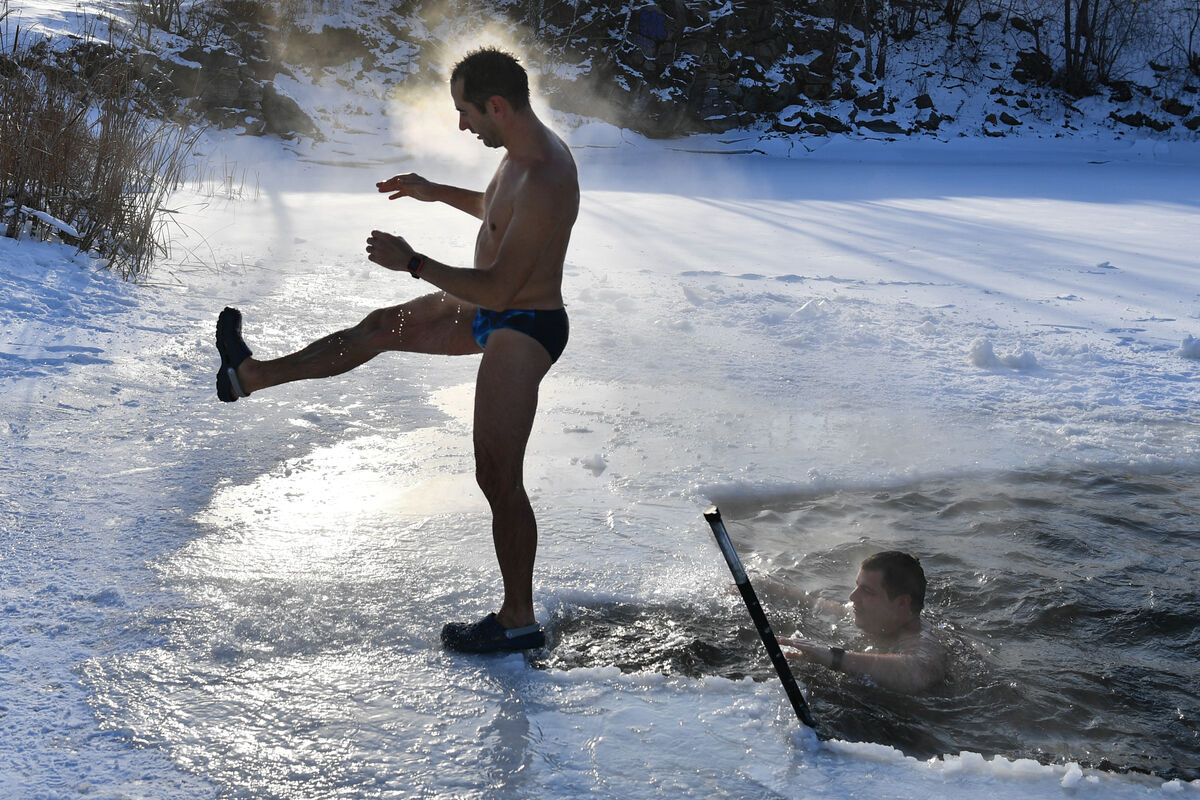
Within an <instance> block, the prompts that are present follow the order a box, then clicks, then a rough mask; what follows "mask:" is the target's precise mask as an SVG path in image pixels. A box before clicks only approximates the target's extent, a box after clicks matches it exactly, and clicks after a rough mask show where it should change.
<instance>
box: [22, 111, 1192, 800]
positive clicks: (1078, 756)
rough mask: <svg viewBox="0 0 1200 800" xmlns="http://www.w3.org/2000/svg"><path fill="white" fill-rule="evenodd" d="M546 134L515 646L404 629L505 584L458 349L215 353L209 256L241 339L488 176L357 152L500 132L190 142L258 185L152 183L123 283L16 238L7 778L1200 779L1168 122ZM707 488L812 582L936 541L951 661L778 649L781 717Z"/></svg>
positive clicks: (1101, 787)
mask: <svg viewBox="0 0 1200 800" xmlns="http://www.w3.org/2000/svg"><path fill="white" fill-rule="evenodd" d="M569 135H570V136H571V137H572V141H573V143H574V144H575V145H576V147H577V149H576V156H577V158H578V160H579V163H580V171H581V179H582V182H583V186H584V195H583V207H582V211H581V216H580V221H579V224H578V227H577V232H576V236H575V238H574V241H573V246H572V249H571V252H570V254H569V257H568V264H567V271H566V283H565V293H566V298H567V302H568V309H569V311H570V313H571V323H572V338H571V342H570V344H569V345H568V349H567V351H566V353H565V354H564V356H563V358H562V360H561V361H560V362H559V363H558V365H556V367H555V368H554V370H553V371H552V372H551V373H550V376H549V377H548V379H547V381H546V383H545V384H544V390H543V394H542V398H541V410H540V415H539V421H538V424H537V426H536V428H535V431H534V435H533V439H532V441H531V443H530V447H529V456H528V465H527V481H528V484H529V488H530V493H531V496H532V499H533V502H534V506H535V508H536V509H537V511H538V513H539V516H540V527H541V530H542V539H541V549H540V551H539V562H538V573H537V581H538V590H539V603H540V616H541V618H542V619H543V621H544V622H546V623H547V624H548V625H549V626H550V629H551V639H552V642H554V643H555V647H554V648H553V649H551V650H550V651H549V653H546V654H542V655H541V656H539V657H535V658H533V659H531V660H529V661H527V660H526V659H525V658H524V657H522V656H507V657H461V656H455V655H451V654H448V653H446V652H444V651H443V650H442V649H441V647H440V644H439V642H438V639H437V633H438V630H439V629H440V627H441V624H442V623H443V622H444V621H445V620H447V619H450V618H462V617H467V616H476V615H479V614H482V613H484V612H485V611H487V610H491V608H492V607H493V606H494V604H495V603H496V602H497V598H498V595H497V587H496V571H495V567H494V560H493V556H492V552H491V544H490V536H489V535H488V516H487V512H486V507H485V505H484V503H483V501H482V498H481V497H480V496H479V494H478V492H477V491H476V490H475V488H474V485H473V478H472V475H473V468H472V464H471V445H470V404H471V400H472V382H473V378H474V369H475V367H476V365H477V363H478V359H477V358H471V357H467V358H461V359H435V358H426V357H414V356H400V355H388V356H383V357H380V358H379V359H377V360H375V361H374V362H372V363H371V364H370V365H368V366H366V367H364V368H362V369H360V370H358V371H356V372H354V373H352V374H349V375H346V376H343V377H341V378H337V379H333V380H329V381H324V382H320V383H306V384H293V385H290V386H287V387H281V388H279V389H277V390H272V391H269V392H264V393H262V394H261V395H260V396H259V395H256V396H255V397H252V398H249V399H248V400H245V401H239V402H238V403H236V404H234V405H232V406H227V405H222V404H219V403H217V402H216V400H215V397H214V393H213V374H214V372H215V368H216V364H217V361H216V355H215V350H214V349H213V347H212V328H213V324H214V322H215V319H216V314H217V312H218V311H219V310H220V309H221V308H222V307H223V306H225V305H233V306H237V307H239V308H241V309H242V310H243V312H244V313H245V333H246V337H247V340H248V341H249V343H250V345H251V347H252V348H254V350H255V352H256V354H262V355H268V356H269V355H275V354H279V353H282V352H285V351H288V350H291V349H294V348H296V347H297V346H299V345H301V344H304V343H306V342H308V341H310V340H311V339H313V338H315V337H317V336H320V335H323V334H324V333H327V332H330V331H332V330H335V329H337V328H340V327H344V326H346V325H348V324H351V323H353V322H356V321H357V320H358V319H360V318H361V317H362V316H363V315H364V314H365V313H366V312H367V311H369V310H371V309H372V308H375V307H377V306H380V305H387V304H393V303H396V302H401V301H403V300H405V299H408V298H410V297H413V296H415V295H416V293H418V292H420V291H423V290H424V289H425V288H426V287H424V286H423V285H422V284H420V283H418V282H416V281H412V280H410V279H408V278H407V277H406V276H399V277H397V276H396V275H395V274H392V273H387V272H385V271H384V270H382V269H379V268H377V267H374V266H373V265H370V264H369V263H367V262H366V260H365V258H364V253H363V246H364V239H365V236H366V233H367V232H368V231H370V230H371V229H372V228H382V229H385V230H391V231H394V232H396V233H400V234H402V235H405V236H407V237H408V238H409V239H410V240H412V241H413V243H414V245H415V246H417V247H418V248H419V249H421V250H422V251H424V252H428V253H430V254H431V255H435V256H436V257H437V258H439V259H440V260H445V261H447V262H450V263H460V264H465V263H468V262H469V258H470V253H471V247H472V243H473V241H474V225H473V221H472V220H470V219H469V218H466V217H464V216H462V215H460V214H456V213H455V212H452V211H449V210H447V209H444V208H439V207H430V206H422V205H418V204H415V203H407V204H405V203H389V202H388V201H387V200H386V199H384V198H382V197H380V196H379V195H377V194H376V193H375V191H374V183H375V181H376V180H379V179H381V178H384V177H387V176H388V175H390V174H393V173H396V172H403V171H408V170H409V169H413V168H417V169H419V170H421V171H422V172H423V173H425V174H426V175H428V176H429V177H430V178H433V179H437V180H448V181H454V182H461V183H465V184H469V185H476V186H477V185H482V183H483V182H484V181H485V180H486V178H487V176H488V175H489V174H490V172H491V170H492V169H493V168H494V165H495V161H494V158H493V159H492V160H490V161H489V160H488V159H487V157H489V156H491V155H492V154H484V156H485V158H484V159H483V160H479V159H478V158H476V159H475V160H473V161H464V160H463V159H462V158H459V157H458V154H457V153H448V154H446V155H445V156H443V157H441V158H434V157H433V156H426V157H425V158H423V159H421V160H412V161H409V160H405V159H404V158H402V157H401V156H399V155H397V154H396V151H394V150H386V149H385V148H384V146H383V145H382V144H380V142H379V141H377V140H374V139H369V138H368V137H363V139H362V140H359V141H353V142H350V144H342V145H337V144H336V143H335V144H331V145H326V146H325V147H324V148H323V149H321V148H315V149H312V150H308V149H305V150H303V151H302V152H301V153H300V154H299V156H296V155H294V154H291V153H287V152H284V151H282V150H279V149H272V148H271V147H270V146H268V145H267V144H266V143H261V142H258V143H256V142H247V141H241V140H236V141H233V140H221V141H214V142H210V143H209V145H208V147H209V156H210V157H226V158H229V159H231V160H232V161H234V162H236V163H237V164H239V165H242V166H243V167H245V168H247V169H249V170H250V171H251V172H252V174H253V175H254V176H255V178H254V180H255V181H257V182H258V184H259V189H258V190H257V191H249V190H247V191H246V192H244V193H243V194H242V196H241V197H240V198H234V199H229V198H227V197H224V196H222V194H221V192H220V191H218V190H217V189H215V188H213V187H204V186H195V187H192V188H191V189H190V190H189V191H188V192H186V193H184V194H182V195H181V196H180V197H179V198H177V206H178V208H179V209H180V211H179V213H178V214H177V216H176V219H177V221H178V223H179V226H180V228H179V236H178V242H177V245H176V248H175V253H174V258H173V259H172V261H171V262H170V263H169V264H165V265H164V266H162V267H161V268H160V269H159V270H158V271H157V272H156V273H155V274H154V275H153V276H152V279H151V281H149V282H148V283H147V284H145V285H140V286H130V285H124V284H121V283H120V282H119V281H117V280H114V279H113V278H112V276H110V275H107V274H105V273H98V272H95V271H94V270H93V269H92V268H91V267H90V266H89V265H88V263H87V262H86V260H84V259H82V258H79V257H74V256H72V255H71V251H69V250H64V249H63V248H59V247H55V246H51V245H42V244H36V243H30V242H22V243H20V244H15V243H13V242H11V241H8V240H0V263H2V264H3V270H2V271H0V297H2V298H4V299H3V300H2V301H0V330H2V331H3V335H2V336H0V388H2V389H3V398H4V399H3V400H2V401H0V409H2V413H3V423H4V424H3V426H2V427H0V437H2V438H0V442H2V445H0V446H2V447H3V459H2V463H3V469H4V483H3V486H4V490H3V494H2V495H0V522H2V525H3V531H4V533H3V539H2V540H0V557H2V558H3V571H2V573H0V574H2V579H0V764H3V765H4V766H3V767H0V795H3V796H13V797H74V796H84V795H86V796H89V797H127V796H137V797H146V798H174V797H179V796H189V797H256V798H257V797H264V798H275V797H278V798H324V797H361V798H370V797H435V796H454V797H526V796H531V795H537V796H541V797H547V798H574V797H579V796H583V795H596V796H601V797H621V798H642V797H646V798H649V797H660V796H689V795H692V796H708V797H738V798H747V797H772V798H774V797H786V798H802V797H804V798H806V797H830V798H835V797H836V798H842V797H849V796H856V795H859V794H868V793H869V794H871V795H872V796H882V797H914V798H916V797H920V798H930V797H935V798H936V797H946V798H951V797H953V798H959V797H964V796H979V795H981V794H983V793H984V792H986V793H988V794H989V795H990V796H994V797H1013V798H1017V797H1020V798H1028V797H1034V798H1038V797H1060V796H1065V795H1067V794H1078V795H1080V796H1088V797H1105V798H1108V797H1142V796H1145V795H1147V794H1151V795H1158V794H1160V793H1167V794H1171V795H1174V794H1177V793H1180V792H1182V793H1184V794H1185V795H1187V796H1191V795H1194V794H1195V793H1197V792H1198V791H1200V784H1197V783H1196V782H1195V781H1196V779H1197V777H1198V775H1197V764H1196V760H1195V753H1196V751H1197V747H1196V742H1197V738H1196V737H1197V726H1198V724H1200V723H1198V720H1200V707H1198V706H1197V701H1196V699H1195V698H1196V697H1197V696H1200V676H1198V671H1197V666H1196V664H1197V652H1198V650H1197V648H1198V647H1200V643H1198V642H1197V639H1196V634H1195V632H1194V626H1192V625H1191V622H1190V621H1191V620H1194V619H1195V617H1196V613H1197V611H1200V609H1198V605H1200V601H1198V598H1197V591H1196V589H1195V585H1194V575H1195V574H1196V568H1197V562H1198V560H1200V556H1198V546H1197V543H1196V539H1195V530H1196V522H1195V514H1196V508H1197V493H1198V491H1200V489H1198V485H1197V481H1196V477H1195V476H1196V474H1197V467H1198V466H1200V427H1198V425H1197V423H1196V421H1195V407H1196V398H1197V389H1198V387H1200V361H1198V360H1197V355H1200V353H1198V352H1197V350H1198V349H1200V348H1197V347H1196V345H1195V339H1194V338H1193V337H1200V312H1198V309H1200V304H1198V303H1197V300H1198V299H1200V298H1198V295H1200V267H1198V265H1197V261H1196V234H1195V231H1196V230H1197V229H1200V227H1198V225H1200V207H1198V206H1200V197H1198V196H1197V193H1196V188H1195V187H1196V186H1197V185H1200V181H1198V179H1200V153H1198V152H1197V151H1196V150H1195V149H1194V147H1192V148H1189V147H1187V146H1184V145H1180V144H1171V145H1166V144H1158V145H1151V144H1146V145H1138V144H1133V145H1126V144H1110V145H1099V144H1090V145H1080V144H1075V145H1060V144H1056V143H1053V142H1036V143H1025V144H1011V143H1004V142H971V143H967V142H963V143H953V142H952V143H926V144H923V145H909V144H895V145H891V146H884V145H875V144H872V143H869V142H868V143H864V142H860V143H856V144H855V146H854V147H851V146H850V145H849V143H839V142H836V141H835V142H833V143H831V144H830V145H828V146H827V147H825V148H824V149H821V150H818V151H816V152H814V153H812V154H811V155H808V156H806V157H804V158H790V159H783V158H778V157H773V156H770V155H762V154H756V155H738V156H731V155H710V154H701V153H689V152H682V151H681V150H680V149H678V147H679V145H678V144H676V145H675V146H672V145H671V144H669V143H650V142H643V141H639V140H634V139H629V138H628V137H624V138H623V137H622V136H621V135H620V134H619V132H616V131H611V130H606V129H603V128H596V127H587V126H585V127H582V128H579V129H576V130H574V131H573V132H571V133H570V134H569ZM468 143H469V142H468ZM690 144H695V147H692V148H691V149H718V148H722V147H724V148H726V149H728V148H729V147H734V146H735V145H726V144H723V143H721V142H719V141H716V140H707V139H706V140H702V141H698V142H695V143H690ZM339 147H340V148H341V149H342V150H344V151H346V152H344V153H340V152H338V151H337V150H338V148H339ZM372 148H374V149H372ZM368 152H370V153H373V154H375V155H374V156H373V160H372V161H371V163H368V164H365V165H362V166H351V165H350V162H352V161H355V160H357V161H359V162H361V161H362V159H361V158H357V154H359V153H368ZM714 502H715V503H717V504H719V505H720V506H721V507H722V509H723V511H724V512H725V514H726V518H727V519H728V520H729V521H730V526H731V532H733V533H734V536H735V540H736V542H737V544H738V546H739V548H741V549H742V550H743V552H744V558H745V559H746V561H747V566H748V567H749V568H750V569H751V571H752V574H757V575H764V574H772V575H774V576H775V577H779V578H786V579H791V580H794V581H796V582H797V583H799V584H801V585H802V586H803V587H804V588H808V589H811V590H814V591H819V592H821V593H823V594H825V595H826V596H829V597H831V598H838V597H842V596H844V594H845V592H846V591H848V588H849V586H850V585H851V584H852V581H853V577H854V567H855V565H856V563H857V560H859V559H861V557H862V556H863V555H865V554H866V552H868V551H869V550H870V549H872V548H879V547H882V546H884V545H893V544H895V545H899V546H903V547H905V548H907V549H910V550H912V551H913V552H915V553H917V554H918V555H920V557H921V558H922V560H923V561H924V562H925V563H926V565H927V569H928V570H929V573H930V581H931V589H930V605H931V608H930V616H931V619H932V620H933V621H934V622H935V623H936V624H938V625H939V626H942V628H943V630H944V631H945V633H946V635H947V636H949V637H951V638H952V639H953V641H954V642H955V643H956V647H957V648H958V649H957V650H956V655H957V658H958V659H959V662H958V664H957V666H958V667H959V668H958V669H957V670H956V673H955V683H954V684H953V686H951V687H949V688H947V689H946V690H945V691H944V692H941V693H935V694H934V695H933V696H930V697H928V698H915V699H911V698H910V699H905V698H889V697H888V696H887V695H886V694H884V693H881V692H879V691H878V690H875V689H873V688H872V687H867V686H863V685H860V684H855V683H853V682H852V681H850V680H849V679H845V678H840V679H839V678H835V677H832V676H830V675H828V674H821V673H820V672H809V671H806V670H805V669H798V670H797V673H798V676H799V677H800V678H801V679H802V680H803V681H804V682H805V683H806V684H808V685H809V686H810V688H811V691H812V698H811V700H812V705H813V708H814V712H815V713H816V714H817V716H818V720H819V721H821V722H822V724H823V725H824V726H827V727H826V730H825V732H826V733H829V734H830V735H832V737H833V738H832V740H831V741H828V742H824V743H817V742H816V741H815V740H814V739H813V738H812V737H811V736H809V735H808V734H807V733H806V732H805V731H802V730H799V729H798V726H797V723H796V721H795V719H794V717H793V716H792V713H791V709H790V707H789V706H788V704H787V701H786V698H785V697H784V695H783V693H782V691H781V689H780V687H779V686H778V684H777V682H775V681H774V680H772V679H770V675H769V672H768V670H769V665H768V664H767V662H766V661H765V657H764V656H762V654H761V652H760V651H761V647H760V645H758V644H757V642H756V641H755V640H754V638H753V634H752V633H750V632H749V620H748V618H746V617H745V614H744V611H743V610H742V609H740V608H739V606H738V605H737V603H736V598H735V597H731V596H729V595H728V594H727V593H726V587H727V586H728V584H729V575H728V571H727V570H726V569H725V565H724V563H723V562H722V561H721V558H720V555H719V553H718V551H717V549H716V547H715V545H714V544H713V542H712V541H711V535H710V533H709V532H708V529H707V526H706V525H705V523H704V521H703V519H702V517H701V512H702V510H703V509H704V508H705V507H706V506H707V505H708V504H710V503H714ZM769 599H770V598H768V600H769ZM768 610H769V611H770V612H771V613H772V614H773V615H774V617H775V618H776V619H777V620H778V624H777V626H776V627H777V628H779V629H780V630H781V631H784V632H788V633H790V632H791V630H792V629H799V630H801V631H806V632H807V633H808V634H810V635H814V636H816V635H818V634H821V635H823V636H825V637H827V638H828V639H829V640H830V642H831V643H834V642H845V641H851V640H852V639H853V636H854V632H853V631H852V630H850V629H848V628H846V627H845V626H844V625H843V626H841V627H839V628H837V629H835V630H828V629H826V630H824V631H820V630H815V629H813V628H811V627H806V626H811V625H812V623H811V621H809V620H806V619H804V618H803V615H799V614H797V613H795V610H794V609H788V608H787V607H786V606H785V605H784V604H782V603H769V609H768ZM739 626H742V627H741V629H740V630H739ZM1116 720H1124V723H1123V726H1122V727H1120V728H1119V729H1117V728H1116V727H1115V725H1114V721H1116ZM863 742H871V743H873V744H868V743H863ZM1099 767H1103V768H1104V769H1097V768H1099ZM1122 769H1133V770H1135V772H1132V773H1122V772H1119V771H1117V770H1122ZM1137 771H1141V772H1137ZM1145 772H1149V773H1151V774H1149V775H1147V774H1144V773H1145ZM1189 781H1190V783H1189Z"/></svg>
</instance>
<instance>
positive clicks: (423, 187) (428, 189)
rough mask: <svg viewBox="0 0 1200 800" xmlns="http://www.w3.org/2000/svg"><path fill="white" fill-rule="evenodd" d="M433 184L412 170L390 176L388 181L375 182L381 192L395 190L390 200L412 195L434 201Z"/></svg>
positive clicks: (417, 198) (427, 201)
mask: <svg viewBox="0 0 1200 800" xmlns="http://www.w3.org/2000/svg"><path fill="white" fill-rule="evenodd" d="M433 186H434V185H433V184H432V183H430V182H429V181H427V180H425V179H424V178H422V177H421V176H420V175H417V174H416V173H414V172H410V173H408V174H407V175H396V176H393V177H391V178H388V179H387V180H386V181H380V182H379V183H377V184H375V188H377V189H378V190H379V191H380V193H383V192H394V194H392V195H391V196H389V197H388V200H395V199H396V198H397V197H412V198H414V199H416V200H423V201H424V202H426V203H430V202H433V200H434V199H436V198H434V196H433Z"/></svg>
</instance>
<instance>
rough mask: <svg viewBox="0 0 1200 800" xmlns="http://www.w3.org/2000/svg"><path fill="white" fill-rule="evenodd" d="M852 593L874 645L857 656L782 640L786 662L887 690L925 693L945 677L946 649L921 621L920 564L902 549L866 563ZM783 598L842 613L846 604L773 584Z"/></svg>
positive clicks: (857, 620) (859, 622)
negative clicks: (855, 678) (814, 666)
mask: <svg viewBox="0 0 1200 800" xmlns="http://www.w3.org/2000/svg"><path fill="white" fill-rule="evenodd" d="M854 583H855V586H854V591H852V592H850V603H849V605H850V606H851V607H852V609H853V613H854V624H855V625H856V626H858V627H859V628H860V629H861V630H862V631H863V633H864V634H866V637H867V639H868V641H869V642H870V649H868V650H863V651H859V652H852V651H848V650H843V649H842V648H840V647H826V646H825V645H821V644H817V643H815V642H811V641H808V640H805V639H785V638H780V639H779V644H780V645H782V646H784V647H785V648H790V649H785V651H784V652H785V654H786V655H787V656H788V658H793V659H796V660H800V661H807V662H809V663H811V664H818V665H820V666H822V667H827V668H829V669H832V670H836V671H839V672H846V673H849V674H852V675H862V676H865V677H866V678H869V679H870V680H871V681H872V682H873V683H875V684H876V685H878V686H881V687H883V688H885V689H891V690H892V691H897V692H906V693H916V692H923V691H926V690H927V689H929V688H931V687H933V686H935V685H936V684H938V683H940V682H941V681H943V680H944V679H945V678H946V650H945V648H944V647H942V646H941V645H940V644H939V643H938V642H936V641H935V640H934V639H933V637H932V636H931V635H930V632H929V631H927V630H926V629H925V626H924V625H923V623H922V621H921V611H922V609H923V608H924V607H925V571H924V569H922V568H921V562H920V561H919V560H918V559H916V558H914V557H913V556H911V555H909V554H908V553H903V552H900V551H898V550H888V551H885V552H882V553H876V554H874V555H872V556H868V557H867V558H866V559H864V560H863V562H862V564H861V566H860V567H859V570H858V576H857V577H856V578H855V581H854ZM772 584H773V585H774V587H775V588H776V589H777V590H778V591H779V592H780V593H782V594H784V595H786V596H788V597H790V598H792V599H797V600H802V601H804V602H807V603H808V604H809V606H810V607H811V608H813V609H814V610H818V611H826V612H834V613H842V612H844V611H845V610H846V606H845V605H843V604H841V603H834V602H832V601H830V600H823V599H821V598H816V597H812V596H811V595H809V594H808V593H806V592H800V591H797V590H794V589H791V588H790V587H785V586H782V585H780V584H778V583H775V582H772Z"/></svg>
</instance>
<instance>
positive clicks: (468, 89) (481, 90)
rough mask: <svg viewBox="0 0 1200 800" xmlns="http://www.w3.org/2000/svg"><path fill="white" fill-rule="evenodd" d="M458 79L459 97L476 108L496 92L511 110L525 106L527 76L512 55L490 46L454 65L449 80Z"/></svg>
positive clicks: (482, 107)
mask: <svg viewBox="0 0 1200 800" xmlns="http://www.w3.org/2000/svg"><path fill="white" fill-rule="evenodd" d="M458 80H462V82H463V99H464V100H466V101H467V102H468V103H470V104H471V105H473V106H475V107H476V108H477V109H479V110H480V111H483V110H484V106H485V105H486V104H487V101H488V98H490V97H493V96H495V95H500V96H501V97H503V98H504V99H505V100H507V101H508V104H509V105H510V106H512V107H513V110H514V111H521V110H522V109H524V108H526V107H527V106H528V105H529V75H527V74H526V72H525V68H524V67H522V66H521V64H520V62H519V61H517V59H516V57H515V56H513V55H511V54H510V53H506V52H504V51H503V50H497V49H496V48H494V47H483V48H480V49H478V50H475V51H473V52H471V53H468V54H467V56H466V57H465V58H463V60H462V61H459V62H458V63H457V64H455V65H454V70H453V71H452V72H451V73H450V82H451V83H454V82H455V81H458Z"/></svg>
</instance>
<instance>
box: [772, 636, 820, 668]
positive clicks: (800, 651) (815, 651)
mask: <svg viewBox="0 0 1200 800" xmlns="http://www.w3.org/2000/svg"><path fill="white" fill-rule="evenodd" d="M777 641H778V642H779V644H780V646H781V647H790V648H792V650H790V651H785V652H784V655H785V656H787V657H788V658H794V659H796V660H798V661H807V662H808V663H810V664H820V665H821V666H822V667H828V666H830V665H831V664H832V663H833V653H832V652H831V651H830V650H829V648H828V647H826V646H825V645H823V644H817V643H816V642H810V641H808V640H807V639H784V638H779V639H777Z"/></svg>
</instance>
